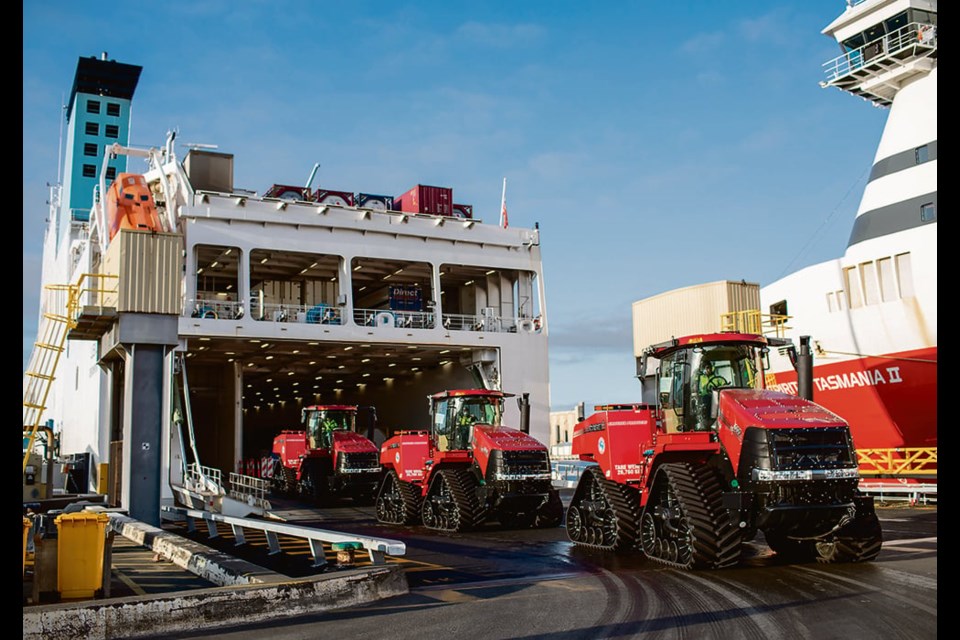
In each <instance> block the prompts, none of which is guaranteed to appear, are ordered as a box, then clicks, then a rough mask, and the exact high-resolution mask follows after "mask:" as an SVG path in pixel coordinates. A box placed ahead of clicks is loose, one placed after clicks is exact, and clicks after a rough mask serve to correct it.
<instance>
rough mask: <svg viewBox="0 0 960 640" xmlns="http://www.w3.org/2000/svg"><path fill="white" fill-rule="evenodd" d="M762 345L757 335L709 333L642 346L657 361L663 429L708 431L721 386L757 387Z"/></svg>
mask: <svg viewBox="0 0 960 640" xmlns="http://www.w3.org/2000/svg"><path fill="white" fill-rule="evenodd" d="M767 345H768V340H767V339H766V338H764V337H763V336H759V335H747V334H710V335H701V336H691V337H689V338H685V339H683V340H671V341H670V342H667V343H663V344H659V345H655V346H653V347H651V348H650V349H648V350H647V352H646V354H645V357H654V358H657V359H658V360H659V361H660V366H659V369H658V370H657V378H656V385H657V399H658V402H659V405H660V408H661V409H662V411H663V416H664V423H665V426H666V429H667V431H668V432H683V431H709V430H711V429H713V428H714V425H715V423H716V418H717V410H718V406H719V404H718V403H719V393H720V390H721V389H731V388H735V389H763V388H764V377H763V372H764V371H765V368H766V363H768V362H769V361H768V360H767V351H768V348H767ZM644 366H645V365H644Z"/></svg>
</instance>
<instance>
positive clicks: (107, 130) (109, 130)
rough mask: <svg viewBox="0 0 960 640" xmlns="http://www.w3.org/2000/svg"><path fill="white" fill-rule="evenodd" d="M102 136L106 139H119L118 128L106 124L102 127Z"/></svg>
mask: <svg viewBox="0 0 960 640" xmlns="http://www.w3.org/2000/svg"><path fill="white" fill-rule="evenodd" d="M103 135H105V136H107V137H108V138H119V137H120V127H118V126H117V125H115V124H108V125H105V126H104V127H103Z"/></svg>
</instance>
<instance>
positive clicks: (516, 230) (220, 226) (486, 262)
mask: <svg viewBox="0 0 960 640" xmlns="http://www.w3.org/2000/svg"><path fill="white" fill-rule="evenodd" d="M142 71H143V69H142V68H141V67H140V66H137V65H133V64H127V63H123V62H118V61H115V60H112V59H109V57H108V56H107V54H106V53H103V54H101V55H100V56H91V57H81V58H79V60H78V62H77V67H76V75H75V79H74V83H73V88H72V91H71V93H70V98H69V102H68V104H67V106H66V109H65V116H66V136H65V145H64V146H65V156H64V160H63V163H64V166H63V176H64V178H63V181H62V183H58V184H55V185H53V187H52V188H51V197H50V200H49V202H50V206H49V212H48V225H47V228H46V233H45V239H44V246H43V269H42V275H41V278H42V285H41V286H42V292H41V293H42V295H41V297H42V301H41V308H40V322H39V330H38V338H37V342H36V346H35V348H34V351H33V354H32V356H31V360H30V363H29V365H28V369H27V370H26V371H25V372H24V445H25V453H26V449H27V448H28V447H32V446H34V445H35V443H36V442H37V441H38V439H43V437H45V436H44V434H49V435H48V436H46V437H48V438H52V439H53V442H49V443H47V444H48V445H50V446H53V445H54V443H56V446H58V447H59V451H60V453H61V454H62V455H64V456H72V458H71V459H73V460H74V461H75V462H76V464H77V466H78V467H82V469H83V471H82V472H81V473H79V474H77V475H79V478H80V481H79V484H81V485H84V486H83V487H80V490H81V491H82V490H87V489H92V488H94V487H96V488H97V489H98V492H100V493H105V494H106V495H108V497H109V501H110V503H111V504H112V505H115V506H120V507H123V508H125V509H128V510H129V512H130V514H131V516H133V517H135V518H137V519H139V520H141V521H143V522H147V523H149V524H159V517H160V516H159V514H160V513H161V507H162V506H163V505H168V504H174V503H175V502H176V501H177V500H176V497H177V494H176V493H175V492H176V489H175V487H178V486H183V484H184V483H185V482H186V481H187V479H189V477H190V473H189V472H190V470H191V469H197V468H199V469H202V473H201V474H200V477H201V479H202V480H204V481H206V480H211V479H213V480H216V481H217V482H220V479H221V478H222V479H223V484H224V485H226V484H227V483H226V481H225V479H226V478H227V477H228V474H236V473H238V472H240V471H243V472H245V473H244V474H241V475H244V476H247V475H250V474H251V469H249V468H247V467H245V466H243V465H244V463H245V462H246V461H249V460H251V459H254V460H256V459H259V458H260V456H261V455H262V454H263V453H264V452H268V451H269V450H270V448H271V443H272V440H273V438H274V437H275V436H276V435H277V434H279V433H280V432H281V431H282V430H284V429H291V428H294V429H295V428H298V427H299V423H300V413H301V409H302V408H303V407H304V406H307V405H312V404H317V403H319V402H323V403H334V404H350V405H356V406H358V407H362V408H364V409H365V410H364V411H363V415H364V416H367V417H366V418H365V420H367V423H365V424H358V429H363V430H364V432H365V433H371V434H373V436H374V439H375V440H376V441H377V443H378V444H379V443H380V442H383V440H385V439H386V438H387V437H388V436H389V435H391V433H392V432H393V431H394V430H397V429H423V428H426V427H427V424H428V422H427V421H428V419H429V417H428V416H429V414H428V402H427V398H428V396H429V395H431V394H434V393H437V392H441V391H444V390H446V389H451V388H481V387H482V388H488V389H500V390H504V391H507V392H510V393H512V394H514V395H516V396H517V397H518V398H523V400H524V406H523V407H521V406H520V405H519V403H517V404H514V403H508V404H507V405H506V406H505V412H504V424H511V425H517V426H520V424H521V420H524V421H528V422H527V423H526V424H527V426H528V428H529V433H530V435H531V436H533V437H534V438H537V439H538V440H541V441H544V442H546V441H548V440H549V420H548V415H549V406H550V398H549V377H548V361H547V338H548V332H549V322H548V315H547V310H546V300H545V295H544V279H543V267H542V260H541V252H540V233H539V229H538V228H523V227H516V226H508V225H507V224H506V220H505V219H498V216H500V214H501V212H499V211H497V212H490V213H491V215H490V218H489V220H485V219H483V217H482V216H481V215H479V214H480V213H481V212H479V211H477V212H475V211H474V210H473V208H472V206H471V205H465V204H461V203H460V199H455V198H454V188H453V187H448V186H435V185H432V184H430V181H429V180H425V181H424V183H421V184H415V185H412V186H410V185H403V186H402V187H397V186H396V185H385V184H382V183H380V182H379V181H378V179H377V176H375V175H372V176H370V177H369V181H368V183H366V184H362V185H341V184H335V185H322V186H315V185H313V184H312V182H313V176H312V175H311V178H310V180H309V181H308V183H307V184H304V185H299V184H297V183H296V182H295V181H290V182H289V184H262V185H243V186H242V187H241V186H240V185H236V184H234V172H233V163H234V157H233V155H232V154H230V153H228V152H225V151H222V150H220V149H219V148H214V147H211V146H210V145H192V146H186V147H184V146H181V145H179V143H178V141H177V135H176V133H175V132H167V133H166V134H165V135H159V136H158V144H157V145H156V146H153V147H149V148H135V147H132V146H130V145H129V144H128V141H129V131H130V124H131V108H132V104H133V98H134V93H135V91H136V88H137V85H138V84H139V82H140V78H141V73H142ZM184 150H185V151H186V153H181V152H182V151H184ZM314 169H316V167H315V168H314ZM384 194H390V195H384ZM484 215H485V214H484ZM184 373H187V374H188V375H187V376H186V377H183V375H182V374H184ZM187 378H188V379H189V391H188V392H187V391H186V388H187V384H186V379H187ZM181 380H182V381H183V382H182V383H181V382H180V381H181ZM181 399H182V400H184V402H180V400H181ZM174 407H177V408H178V410H177V411H174V410H173V409H174ZM183 414H187V415H186V416H184V415H183ZM358 422H359V421H358ZM184 425H188V426H189V429H187V428H185V427H184ZM24 460H25V462H24V469H25V473H26V467H27V462H26V460H27V457H26V455H25V458H24ZM171 487H174V488H171Z"/></svg>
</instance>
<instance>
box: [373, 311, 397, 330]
mask: <svg viewBox="0 0 960 640" xmlns="http://www.w3.org/2000/svg"><path fill="white" fill-rule="evenodd" d="M374 324H376V325H377V326H378V327H394V326H396V324H397V319H396V318H395V317H394V315H393V314H392V313H390V312H389V311H381V312H379V313H378V314H377V315H376V317H375V318H374Z"/></svg>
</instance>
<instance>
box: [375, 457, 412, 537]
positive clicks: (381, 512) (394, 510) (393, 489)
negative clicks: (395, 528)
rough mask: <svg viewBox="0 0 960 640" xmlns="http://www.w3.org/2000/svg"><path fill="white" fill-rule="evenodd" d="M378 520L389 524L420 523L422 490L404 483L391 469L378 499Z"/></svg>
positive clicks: (384, 480) (381, 485)
mask: <svg viewBox="0 0 960 640" xmlns="http://www.w3.org/2000/svg"><path fill="white" fill-rule="evenodd" d="M376 513H377V520H379V521H380V522H384V523H388V524H403V525H411V524H417V523H418V522H419V521H420V488H419V487H417V486H416V485H413V484H411V483H409V482H404V481H403V480H401V479H400V476H398V475H397V472H396V471H394V470H393V469H391V470H390V471H388V472H387V473H386V475H384V477H383V482H382V483H381V484H380V491H379V493H378V494H377V497H376Z"/></svg>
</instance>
